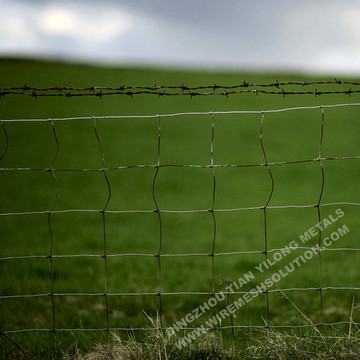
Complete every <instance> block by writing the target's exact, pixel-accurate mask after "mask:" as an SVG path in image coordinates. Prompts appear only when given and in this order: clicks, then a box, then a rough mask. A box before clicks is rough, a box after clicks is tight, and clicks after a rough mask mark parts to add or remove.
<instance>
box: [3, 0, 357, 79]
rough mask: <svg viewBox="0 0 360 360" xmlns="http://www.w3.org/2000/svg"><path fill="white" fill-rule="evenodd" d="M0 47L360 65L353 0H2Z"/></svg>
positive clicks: (174, 61)
mask: <svg viewBox="0 0 360 360" xmlns="http://www.w3.org/2000/svg"><path fill="white" fill-rule="evenodd" d="M0 6H1V7H0V9H1V10H0V55H2V56H5V55H16V56H22V55H26V56H37V57H38V56H41V57H51V58H65V59H76V60H81V61H88V62H103V63H115V64H120V63H126V64H128V63H130V64H134V63H139V64H150V65H162V64H165V65H169V66H192V67H216V68H218V67H221V68H238V69H241V68H244V67H245V68H254V69H264V70H265V69H273V70H299V71H311V72H324V73H328V74H339V73H348V74H351V73H360V1H358V0H247V1H243V0H238V1H235V0H218V1H215V0H118V1H116V0H72V1H68V0H61V1H55V0H28V1H25V0H0Z"/></svg>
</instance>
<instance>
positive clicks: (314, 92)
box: [0, 88, 360, 100]
mask: <svg viewBox="0 0 360 360" xmlns="http://www.w3.org/2000/svg"><path fill="white" fill-rule="evenodd" d="M358 93H360V90H352V89H351V88H350V89H348V90H335V91H328V90H324V91H319V90H317V89H314V90H312V91H285V90H284V89H281V90H279V91H269V90H258V89H255V88H254V89H249V90H234V91H222V92H215V91H213V92H196V91H189V92H166V91H149V90H143V91H106V92H103V91H97V92H88V93H77V92H71V91H68V92H66V93H58V92H56V93H41V92H37V91H35V90H33V91H32V92H31V93H27V92H22V91H1V92H0V99H1V98H2V97H5V96H9V95H21V96H29V97H32V98H34V99H35V100H36V99H38V98H41V97H63V98H73V97H89V96H90V97H97V98H99V99H100V100H102V98H103V97H105V96H113V95H123V96H128V97H131V98H133V97H134V96H136V95H155V96H157V97H164V96H166V97H167V96H188V97H190V98H193V97H195V96H226V97H229V95H244V94H254V95H259V94H264V95H280V96H282V97H286V96H289V95H313V96H315V97H318V96H321V95H331V94H332V95H339V94H343V95H348V96H349V97H350V96H351V94H358Z"/></svg>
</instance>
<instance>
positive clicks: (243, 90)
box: [0, 79, 360, 98]
mask: <svg viewBox="0 0 360 360" xmlns="http://www.w3.org/2000/svg"><path fill="white" fill-rule="evenodd" d="M315 85H327V86H328V89H325V90H322V91H319V90H317V89H316V88H314V89H311V90H305V91H304V90H302V91H293V90H292V91H288V90H285V89H284V88H282V87H287V86H293V87H302V88H308V87H309V86H315ZM337 85H350V86H360V82H356V81H343V80H338V79H334V80H325V81H282V82H279V81H278V80H276V81H275V82H270V83H263V84H261V83H260V84H256V83H250V82H247V81H243V82H242V83H240V84H235V85H218V84H210V85H200V86H187V85H184V84H181V85H152V86H139V85H120V86H117V87H109V86H88V87H70V86H53V87H33V86H28V85H27V84H24V85H23V86H10V87H2V88H0V97H2V96H6V95H25V96H32V97H34V98H37V97H42V96H62V97H73V96H97V97H99V98H101V97H102V96H106V95H127V96H131V97H133V96H134V95H157V96H174V95H179V96H180V95H187V96H191V97H193V96H198V95H223V96H228V95H233V94H247V93H253V94H256V95H258V94H273V95H276V94H277V95H283V96H286V95H315V96H319V95H324V94H345V95H349V96H350V95H351V94H353V93H359V92H360V90H359V89H356V90H352V89H351V88H349V89H348V90H344V89H341V90H329V87H330V88H333V87H334V86H337ZM257 88H260V89H262V90H258V89H257ZM268 88H273V90H267V89H268ZM264 89H265V90H264ZM274 89H275V90H274ZM209 90H210V91H209ZM206 91H207V92H206Z"/></svg>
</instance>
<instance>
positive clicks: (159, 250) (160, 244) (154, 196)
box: [152, 115, 163, 328]
mask: <svg viewBox="0 0 360 360" xmlns="http://www.w3.org/2000/svg"><path fill="white" fill-rule="evenodd" d="M160 118H161V117H160V115H159V116H158V142H157V165H156V167H155V168H156V170H155V174H154V179H153V184H152V197H153V201H154V205H155V212H156V214H157V217H158V220H159V248H158V251H157V253H156V254H155V257H156V258H157V259H158V278H159V279H158V293H157V294H158V296H159V321H160V327H161V328H162V324H163V311H162V299H161V292H162V273H161V259H160V257H161V249H162V240H163V226H162V219H161V214H160V209H159V206H158V203H157V200H156V195H155V187H156V180H157V176H158V173H159V168H160V145H161V121H160Z"/></svg>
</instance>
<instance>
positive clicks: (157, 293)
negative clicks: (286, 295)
mask: <svg viewBox="0 0 360 360" xmlns="http://www.w3.org/2000/svg"><path fill="white" fill-rule="evenodd" d="M330 83H334V84H341V83H344V84H346V82H339V81H337V80H336V81H334V82H312V83H306V84H304V83H296V82H292V83H274V84H262V85H261V84H260V85H255V84H247V83H244V84H242V85H239V86H234V87H221V86H217V85H216V88H214V90H216V89H234V88H237V87H249V86H257V87H270V86H275V87H279V86H285V85H302V86H307V85H313V84H330ZM347 84H349V83H347ZM351 84H352V85H360V83H351ZM165 88H166V89H179V88H177V87H154V88H152V89H147V88H145V87H131V89H142V90H146V91H151V93H155V92H156V90H159V89H165ZM208 88H209V87H198V88H187V87H185V86H183V87H182V88H180V89H181V90H182V91H185V90H186V91H188V90H200V89H208ZM20 89H21V90H24V89H23V88H2V89H0V91H5V92H13V91H16V90H20ZM99 89H100V90H109V91H113V90H119V89H112V88H94V89H91V91H96V90H99ZM129 89H130V87H128V88H126V87H124V88H123V89H121V91H122V90H129ZM28 90H30V91H37V92H38V91H43V92H46V93H47V92H48V91H58V92H61V91H74V92H76V91H77V92H81V91H89V90H90V89H88V88H86V89H76V88H61V89H60V88H46V89H45V88H44V89H36V88H30V87H26V89H25V90H24V91H23V92H22V93H23V94H25V95H31V96H34V95H32V94H27V93H26V91H28ZM251 91H253V90H251ZM256 91H257V90H256ZM356 91H357V90H356ZM257 92H258V91H257ZM352 92H354V91H352ZM359 92H360V90H359ZM271 93H273V92H271ZM336 93H338V92H336ZM58 95H61V96H67V95H66V94H58ZM78 95H79V96H83V95H86V94H78ZM92 95H94V94H92ZM95 95H96V94H95ZM173 95H174V94H173ZM202 95H204V93H202ZM36 96H41V95H39V94H37V95H36ZM43 96H55V95H54V94H43ZM71 96H73V95H71ZM74 96H75V95H74ZM347 106H360V103H353V104H334V105H320V106H311V107H296V108H286V109H274V110H265V111H221V112H185V113H174V114H158V115H141V116H124V115H119V116H96V117H95V116H86V117H68V118H53V119H4V120H0V125H1V127H2V130H3V133H4V136H5V140H6V142H5V147H4V150H3V151H2V152H1V156H0V161H1V160H3V159H4V158H5V156H6V153H7V150H8V144H9V138H8V134H7V131H6V124H7V123H13V122H47V123H50V125H51V128H52V132H53V136H54V140H55V143H56V151H55V154H54V157H53V159H52V162H51V164H50V166H49V168H25V167H23V168H19V167H18V168H16V167H1V168H0V171H3V172H4V173H6V172H12V171H31V172H36V171H45V172H49V173H51V175H52V177H53V178H54V180H55V183H56V192H55V196H54V198H53V200H52V203H51V205H50V207H49V209H48V210H44V211H23V212H4V213H0V216H25V215H45V216H47V219H48V228H49V233H50V250H49V253H48V255H23V256H4V257H0V261H18V260H19V261H20V260H31V259H49V261H50V291H49V293H38V294H1V295H0V299H1V300H8V301H11V300H12V299H27V298H47V297H50V299H51V303H52V326H51V328H49V329H47V328H38V329H30V328H29V329H26V328H24V329H8V330H6V331H2V333H4V334H12V333H22V332H33V331H38V332H53V333H54V334H55V333H57V332H67V331H74V332H79V331H85V332H87V331H106V332H109V331H151V330H157V329H156V328H147V327H138V328H131V327H129V328H127V327H111V326H110V311H109V304H108V298H109V297H124V296H130V297H134V296H154V297H158V298H159V318H160V327H159V329H161V330H166V329H168V328H166V327H163V318H164V310H163V302H162V298H163V297H164V296H199V295H204V296H210V297H215V296H216V295H220V294H224V293H226V294H228V300H227V301H228V302H229V301H230V295H236V294H239V295H240V294H247V293H248V292H247V291H231V292H230V291H225V292H216V291H215V270H216V268H215V258H216V257H217V256H230V255H232V256H237V255H241V254H245V255H251V254H260V255H261V254H263V255H265V259H266V260H267V259H268V256H269V254H270V253H273V252H276V251H281V250H284V249H285V248H279V249H275V248H270V247H269V241H268V211H270V210H271V211H272V210H274V211H275V210H277V209H302V208H314V209H316V212H317V221H318V222H321V211H320V209H321V208H322V207H328V206H339V205H344V206H360V203H356V202H333V203H323V202H322V197H323V191H324V184H325V173H324V169H323V162H325V161H345V160H357V159H360V155H355V156H346V157H323V156H322V146H323V137H324V122H325V121H324V120H325V109H332V108H337V107H347ZM314 109H320V110H321V129H320V144H319V156H318V157H317V158H314V159H305V160H304V159H303V160H293V161H282V162H276V161H274V162H270V161H269V159H268V156H267V152H266V147H265V145H264V136H263V134H264V123H265V120H266V116H265V115H266V114H269V113H280V112H285V111H303V110H314ZM231 114H253V115H260V116H261V118H260V120H261V121H260V133H259V139H260V146H261V149H262V153H263V157H264V162H263V163H256V164H216V163H215V160H214V140H215V118H217V117H218V116H224V115H231ZM190 115H191V116H197V115H208V116H209V117H210V120H211V141H210V164H203V165H201V164H193V165H191V164H163V163H161V157H160V155H161V146H160V145H161V120H162V119H164V118H171V117H177V116H190ZM135 118H142V119H157V121H158V141H157V163H156V164H142V165H132V164H130V165H125V166H119V167H106V165H105V157H104V151H103V147H102V143H101V139H100V136H99V133H98V129H97V120H106V119H118V120H119V121H120V120H121V119H135ZM76 120H93V124H94V133H95V137H96V140H97V142H98V146H99V152H100V158H101V165H102V167H101V168H95V169H81V168H79V169H66V168H65V169H64V168H55V167H54V164H55V162H56V159H57V157H58V154H59V149H60V145H59V141H58V137H57V134H56V128H55V122H57V121H76ZM307 162H318V163H319V167H320V170H321V188H320V194H319V197H318V200H317V202H316V203H314V204H306V205H288V204H285V205H270V201H271V198H272V195H273V193H274V188H275V180H274V177H273V175H272V172H271V167H272V166H285V165H293V164H298V163H307ZM259 166H264V167H266V171H267V174H268V176H269V179H270V191H269V195H268V196H267V198H266V199H265V200H264V204H263V205H259V206H253V207H244V208H223V209H220V208H215V194H216V176H215V174H216V172H215V169H216V168H221V167H259ZM163 167H181V168H187V167H188V168H204V169H210V171H211V176H212V194H211V207H210V209H191V210H183V209H160V207H159V205H158V201H157V196H156V195H157V192H156V182H157V179H158V176H159V172H160V168H163ZM133 168H153V169H154V170H155V171H154V178H153V183H152V197H153V202H154V209H128V210H111V209H108V207H109V203H110V200H111V186H110V181H109V178H108V175H107V172H109V171H121V170H126V169H133ZM61 171H75V172H77V171H79V172H81V171H93V172H100V173H102V174H103V176H104V179H105V182H106V185H107V189H108V195H107V198H106V200H105V204H104V207H103V208H102V209H61V210H53V208H54V205H55V203H56V200H57V197H58V193H59V183H58V179H57V177H56V173H57V172H61ZM252 210H254V211H261V212H263V216H264V249H263V250H258V249H254V250H249V251H234V252H216V251H215V250H216V213H228V212H237V211H252ZM76 212H81V213H99V214H100V215H101V218H102V230H103V231H102V237H103V253H102V254H58V255H54V254H53V244H54V234H53V230H52V218H53V216H56V214H64V213H65V214H66V213H76ZM127 213H134V214H137V213H153V214H156V216H157V219H158V223H159V247H158V250H157V252H156V253H155V254H153V253H135V252H134V253H118V254H109V253H108V249H107V237H106V229H107V226H106V218H107V216H108V214H127ZM163 213H173V214H189V213H190V214H191V213H210V215H211V217H212V222H213V233H212V238H211V249H210V252H209V253H177V254H176V253H163V252H162V246H163V220H162V216H161V214H163ZM321 245H322V232H321V229H320V231H319V239H318V248H317V249H316V251H317V252H318V254H319V263H320V279H319V287H316V288H315V287H305V288H284V289H269V288H266V290H265V291H264V292H263V293H264V294H265V296H266V324H265V325H264V326H257V325H246V324H241V325H235V323H234V319H233V318H232V319H231V326H217V329H232V330H234V329H236V328H303V327H304V328H305V327H312V326H318V327H324V326H337V325H342V324H349V323H350V322H334V323H324V321H323V312H324V303H323V292H324V291H359V290H360V287H334V286H328V287H324V286H323V283H322V271H323V269H322V252H323V251H354V252H357V251H360V248H346V247H342V248H321ZM310 249H312V248H311V247H307V246H300V247H296V248H292V249H291V250H293V251H298V250H310ZM192 256H195V257H196V256H204V257H205V256H206V257H210V258H211V264H212V271H211V289H207V291H206V290H205V291H181V292H164V291H163V289H162V277H163V274H162V268H161V258H163V257H192ZM109 257H154V258H156V260H157V267H158V291H155V292H123V293H109V292H108V262H107V259H108V258H109ZM54 258H103V259H104V267H105V271H104V291H103V292H101V293H87V292H74V293H66V292H63V293H60V292H56V291H55V289H54V271H53V259H54ZM269 278H270V274H269V269H268V268H267V272H266V279H269ZM288 291H294V292H296V291H315V292H319V296H320V322H319V323H317V324H315V325H277V326H274V325H271V319H270V302H269V294H270V293H277V292H288ZM66 296H83V297H101V298H104V299H105V309H106V311H105V314H106V327H105V328H97V329H86V328H84V329H80V328H79V329H65V328H57V327H56V308H55V304H56V300H55V299H56V298H59V297H66ZM214 315H216V307H214ZM351 323H352V324H354V322H351ZM359 325H360V324H359ZM182 329H183V330H193V329H196V328H193V327H184V328H182ZM207 330H209V331H210V330H214V329H210V328H209V329H207ZM233 336H235V332H233Z"/></svg>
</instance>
